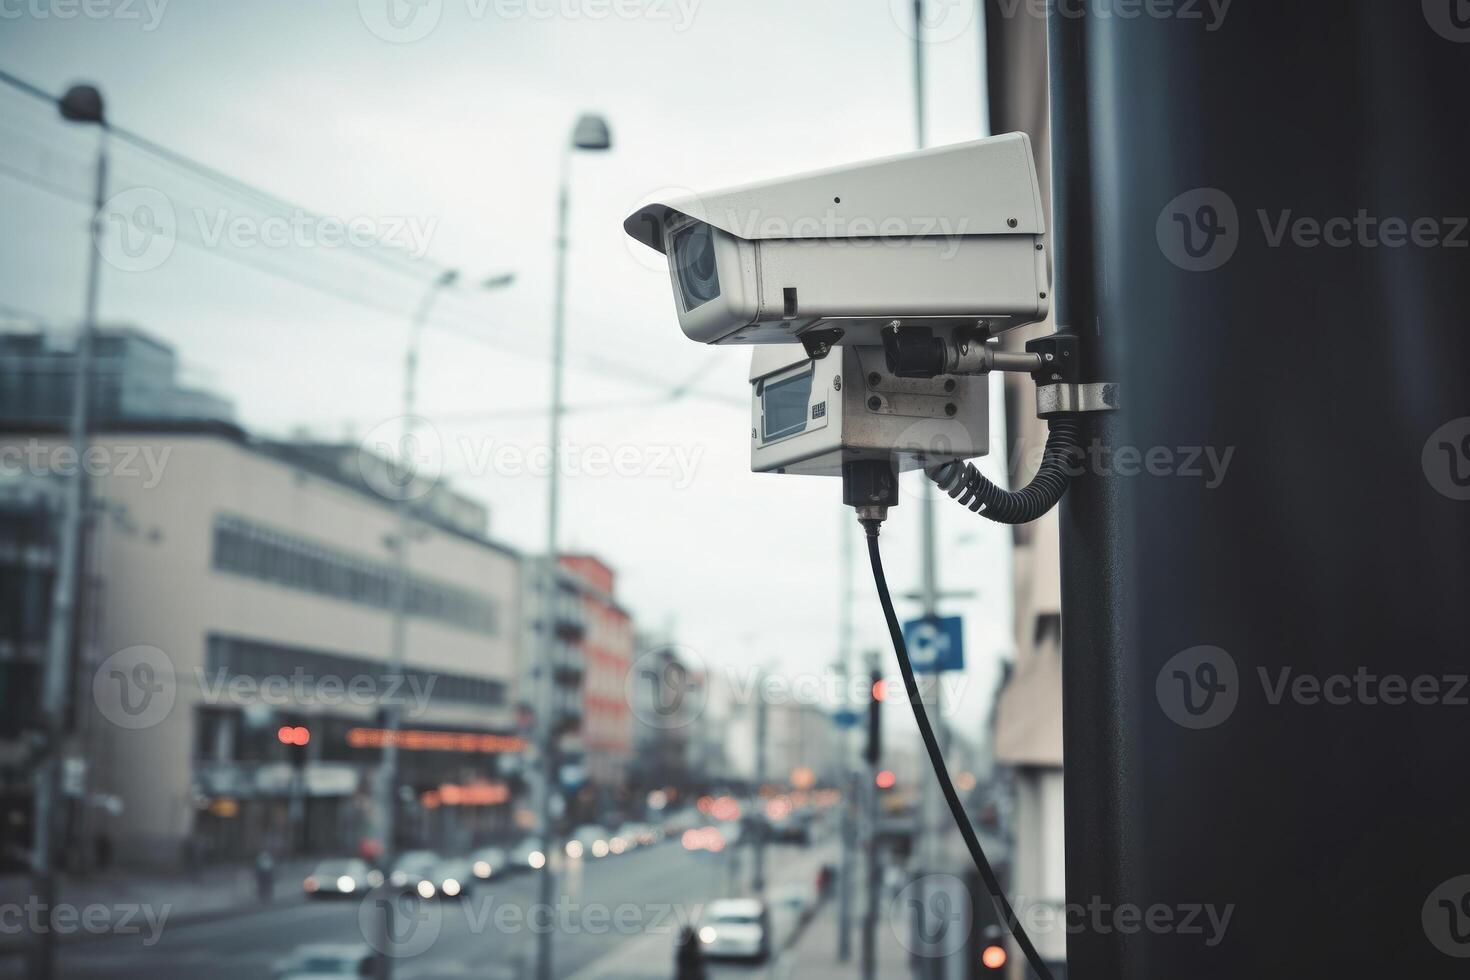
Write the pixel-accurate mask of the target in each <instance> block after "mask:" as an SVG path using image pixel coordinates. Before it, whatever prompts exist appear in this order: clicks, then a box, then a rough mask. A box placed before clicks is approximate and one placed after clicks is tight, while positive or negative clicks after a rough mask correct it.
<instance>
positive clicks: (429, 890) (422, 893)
mask: <svg viewBox="0 0 1470 980" xmlns="http://www.w3.org/2000/svg"><path fill="white" fill-rule="evenodd" d="M418 893H419V897H420V898H433V897H434V883H433V882H432V881H421V882H419V887H418Z"/></svg>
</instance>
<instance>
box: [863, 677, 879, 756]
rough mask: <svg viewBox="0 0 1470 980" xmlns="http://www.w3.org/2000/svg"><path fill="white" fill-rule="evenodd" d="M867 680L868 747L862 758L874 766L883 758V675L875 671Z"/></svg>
mask: <svg viewBox="0 0 1470 980" xmlns="http://www.w3.org/2000/svg"><path fill="white" fill-rule="evenodd" d="M869 679H870V680H871V681H872V686H871V687H870V688H869V689H868V690H869V696H868V747H867V749H866V751H864V753H863V758H864V759H866V760H867V762H868V765H870V766H875V765H877V764H878V760H879V759H881V758H882V757H883V714H882V711H883V693H884V692H883V675H882V674H880V673H879V672H878V671H876V670H875V671H873V672H872V674H871V675H869Z"/></svg>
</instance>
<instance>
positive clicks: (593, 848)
mask: <svg viewBox="0 0 1470 980" xmlns="http://www.w3.org/2000/svg"><path fill="white" fill-rule="evenodd" d="M611 840H612V834H611V833H609V832H608V829H607V828H606V827H601V826H598V825H597V824H595V823H586V824H583V825H582V826H580V827H578V828H577V829H576V830H574V831H572V836H570V837H568V838H567V843H566V851H567V857H569V858H571V859H572V860H574V861H575V860H577V859H578V858H605V857H607V856H608V855H609V854H610V853H612V843H611Z"/></svg>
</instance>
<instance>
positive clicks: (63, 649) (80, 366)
mask: <svg viewBox="0 0 1470 980" xmlns="http://www.w3.org/2000/svg"><path fill="white" fill-rule="evenodd" d="M58 108H60V110H61V115H62V118H64V119H67V120H69V121H70V122H77V123H84V124H88V125H93V126H96V127H98V137H97V169H96V185H95V187H94V193H93V196H92V222H91V228H90V231H91V242H90V243H89V244H90V246H91V250H90V253H89V255H88V263H87V297H86V312H85V314H84V316H83V318H82V325H81V331H80V333H79V334H78V337H77V348H76V356H75V358H74V362H75V375H74V377H73V380H72V385H73V387H72V402H71V420H70V424H69V426H68V433H67V441H68V442H69V444H70V445H71V448H72V449H73V450H74V451H75V453H76V458H78V459H82V458H84V457H85V456H86V448H87V447H86V443H87V396H88V395H89V394H90V391H89V387H90V385H91V373H92V341H93V338H94V336H95V334H96V331H97V295H98V286H99V284H100V281H101V275H102V253H101V241H102V232H103V220H102V209H103V206H104V204H105V202H106V198H107V117H106V113H105V112H104V110H103V102H102V93H100V92H98V91H97V89H95V88H93V87H92V86H90V85H76V86H73V87H72V88H71V89H69V90H68V91H67V93H66V94H65V95H64V96H62V98H61V101H60V103H59V104H58ZM86 497H87V484H86V471H85V467H78V468H77V471H76V472H75V473H73V474H72V475H71V477H70V478H69V479H68V480H67V484H66V500H65V512H64V514H63V516H62V523H61V530H60V533H59V534H58V538H59V541H58V549H57V551H58V555H57V561H56V575H55V577H54V578H53V580H52V589H51V616H50V620H49V622H48V624H47V634H46V639H47V645H46V667H45V673H44V680H43V682H42V689H41V716H42V723H43V724H44V726H45V732H44V735H43V738H44V742H43V748H42V751H43V753H44V754H43V757H42V760H41V765H39V766H38V767H37V768H36V782H35V828H34V831H35V837H34V846H33V852H34V853H33V854H32V858H31V860H32V864H31V868H32V873H33V874H34V876H35V888H36V895H37V898H38V899H39V901H40V903H41V905H42V907H43V908H48V909H49V908H54V907H55V905H56V891H57V888H56V868H55V857H56V852H57V850H58V847H57V842H56V839H55V838H56V830H57V823H58V819H57V812H58V811H59V810H60V803H59V801H60V798H61V790H62V787H61V769H62V758H63V756H64V755H65V745H64V741H65V737H66V703H67V698H68V697H70V695H71V691H72V688H73V687H74V685H73V684H72V677H71V647H72V637H73V635H74V631H75V626H76V613H77V593H78V591H79V590H78V588H77V576H78V564H79V562H80V552H81V535H82V520H83V518H82V512H83V509H84V508H85V507H86ZM55 967H56V947H55V935H54V930H51V929H41V930H39V933H38V935H37V942H36V957H35V969H34V971H33V975H34V976H35V977H37V978H38V980H51V977H52V976H53V975H54V973H55Z"/></svg>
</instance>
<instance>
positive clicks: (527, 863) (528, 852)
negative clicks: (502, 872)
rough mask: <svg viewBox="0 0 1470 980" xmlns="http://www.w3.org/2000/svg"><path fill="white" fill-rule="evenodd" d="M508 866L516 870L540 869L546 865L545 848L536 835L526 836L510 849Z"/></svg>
mask: <svg viewBox="0 0 1470 980" xmlns="http://www.w3.org/2000/svg"><path fill="white" fill-rule="evenodd" d="M509 864H510V867H511V868H512V869H514V870H516V871H526V870H531V871H540V870H541V869H542V868H544V867H546V848H545V846H544V845H543V844H542V843H541V839H540V838H538V837H527V838H525V839H523V840H522V841H521V842H520V843H519V844H517V845H516V846H515V847H512V848H511V849H510V861H509Z"/></svg>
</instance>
